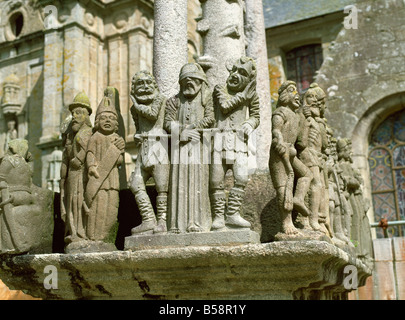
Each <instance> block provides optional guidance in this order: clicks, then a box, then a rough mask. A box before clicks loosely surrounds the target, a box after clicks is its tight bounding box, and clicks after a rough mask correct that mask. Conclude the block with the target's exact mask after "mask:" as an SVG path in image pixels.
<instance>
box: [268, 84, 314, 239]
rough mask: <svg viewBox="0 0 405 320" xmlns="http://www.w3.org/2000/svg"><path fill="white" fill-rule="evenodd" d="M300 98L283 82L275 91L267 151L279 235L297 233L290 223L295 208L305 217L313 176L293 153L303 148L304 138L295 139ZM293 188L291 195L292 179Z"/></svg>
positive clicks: (300, 119)
mask: <svg viewBox="0 0 405 320" xmlns="http://www.w3.org/2000/svg"><path fill="white" fill-rule="evenodd" d="M300 104H301V102H300V96H299V94H298V92H297V87H296V84H295V82H293V81H286V82H284V83H283V84H282V85H281V87H280V89H279V100H278V103H277V109H276V110H275V112H274V113H273V116H272V124H273V129H272V133H273V140H272V144H271V149H270V161H269V167H270V174H271V178H272V181H273V184H274V187H275V189H276V192H277V202H278V207H279V213H280V218H281V234H285V235H287V236H294V235H297V234H299V231H298V229H297V228H296V227H295V226H294V224H293V220H292V211H293V209H295V210H296V211H298V212H300V213H301V214H303V215H304V216H308V215H309V212H308V208H307V207H306V206H305V196H306V195H307V193H308V189H309V187H310V183H311V180H312V178H313V175H312V173H311V171H310V169H309V168H308V167H307V166H305V165H304V164H303V163H302V161H301V160H300V159H298V157H297V151H298V152H299V151H301V150H303V149H304V148H305V147H306V142H305V140H304V139H301V138H299V136H300V133H301V131H302V130H303V126H304V124H305V121H306V120H305V117H304V116H303V114H302V113H298V112H297V111H298V109H299V108H300ZM295 178H296V179H297V185H296V188H295V193H294V179H295Z"/></svg>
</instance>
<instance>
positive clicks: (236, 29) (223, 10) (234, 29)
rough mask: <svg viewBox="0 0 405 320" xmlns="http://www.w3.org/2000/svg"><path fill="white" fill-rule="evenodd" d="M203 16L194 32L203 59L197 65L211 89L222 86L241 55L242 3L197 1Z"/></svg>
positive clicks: (243, 37) (240, 1)
mask: <svg viewBox="0 0 405 320" xmlns="http://www.w3.org/2000/svg"><path fill="white" fill-rule="evenodd" d="M200 2H201V6H202V17H201V18H200V19H199V21H198V26H197V31H198V32H199V33H200V35H201V36H202V38H203V52H204V53H203V56H202V57H200V58H199V59H198V62H199V63H200V64H201V66H202V67H203V68H204V70H205V72H206V73H207V77H208V82H209V83H210V85H211V86H212V87H214V86H215V85H217V84H222V85H223V84H225V82H226V79H227V78H228V75H229V72H228V70H227V69H226V65H227V64H228V62H230V63H232V62H234V61H236V60H237V59H239V58H240V57H241V56H244V55H245V54H246V53H245V35H244V17H243V11H244V1H243V0H200Z"/></svg>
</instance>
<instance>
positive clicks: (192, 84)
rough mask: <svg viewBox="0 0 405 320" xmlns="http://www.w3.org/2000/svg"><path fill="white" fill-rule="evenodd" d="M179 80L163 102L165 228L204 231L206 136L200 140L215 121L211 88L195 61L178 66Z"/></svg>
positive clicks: (206, 217)
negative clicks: (167, 162)
mask: <svg viewBox="0 0 405 320" xmlns="http://www.w3.org/2000/svg"><path fill="white" fill-rule="evenodd" d="M179 83H180V92H179V93H178V94H177V95H176V96H174V97H171V98H169V99H168V101H167V103H166V113H165V121H164V128H165V129H166V131H167V132H168V133H170V134H171V144H170V146H171V181H170V192H169V208H168V221H167V222H168V231H169V232H171V233H185V232H208V231H210V228H211V224H212V218H211V211H210V202H209V193H208V191H209V185H208V184H209V181H208V180H209V169H208V163H209V158H210V148H209V145H210V139H209V138H208V139H204V137H205V133H204V132H205V131H204V130H205V129H209V128H211V127H212V126H213V125H214V122H215V118H214V109H213V100H212V91H211V90H210V89H209V86H208V82H207V78H206V75H205V73H204V71H203V69H202V68H201V66H200V65H199V64H197V63H188V64H186V65H184V66H183V67H182V69H181V71H180V76H179ZM204 141H205V143H204ZM207 147H208V148H207Z"/></svg>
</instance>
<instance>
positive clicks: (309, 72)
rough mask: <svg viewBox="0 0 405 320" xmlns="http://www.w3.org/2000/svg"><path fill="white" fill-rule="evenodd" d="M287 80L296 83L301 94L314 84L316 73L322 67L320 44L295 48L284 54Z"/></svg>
mask: <svg viewBox="0 0 405 320" xmlns="http://www.w3.org/2000/svg"><path fill="white" fill-rule="evenodd" d="M286 60H287V79H288V80H293V81H295V82H296V83H297V89H298V91H299V92H300V93H303V92H304V91H305V90H306V89H308V88H309V86H310V84H311V83H312V82H314V80H315V75H316V72H317V71H318V70H319V68H320V67H321V65H322V62H323V53H322V46H321V45H320V44H311V45H306V46H302V47H298V48H295V49H293V50H291V51H289V52H287V54H286Z"/></svg>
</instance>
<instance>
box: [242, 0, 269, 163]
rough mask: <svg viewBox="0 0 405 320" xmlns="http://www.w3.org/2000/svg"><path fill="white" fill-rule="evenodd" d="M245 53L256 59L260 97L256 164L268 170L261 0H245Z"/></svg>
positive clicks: (266, 69) (266, 72) (266, 76)
mask: <svg viewBox="0 0 405 320" xmlns="http://www.w3.org/2000/svg"><path fill="white" fill-rule="evenodd" d="M245 2H246V14H245V34H246V40H247V47H246V55H247V56H249V57H252V58H253V59H255V60H256V64H257V93H258V95H259V99H260V126H259V128H258V129H257V146H258V148H257V166H258V170H259V171H268V163H269V152H270V143H271V139H272V137H271V95H270V79H269V64H268V57H267V45H266V31H265V25H264V16H263V2H262V0H246V1H245Z"/></svg>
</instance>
